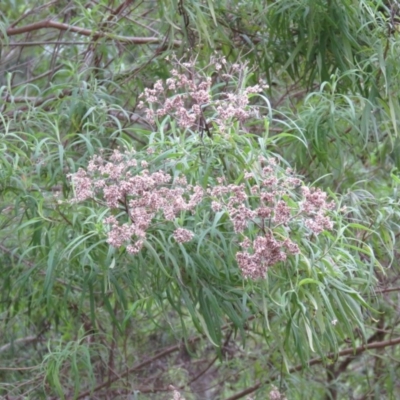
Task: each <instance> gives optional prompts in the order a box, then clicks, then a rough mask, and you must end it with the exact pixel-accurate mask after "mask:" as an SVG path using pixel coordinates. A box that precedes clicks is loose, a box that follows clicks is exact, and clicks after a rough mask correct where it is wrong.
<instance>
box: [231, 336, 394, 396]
mask: <svg viewBox="0 0 400 400" xmlns="http://www.w3.org/2000/svg"><path fill="white" fill-rule="evenodd" d="M397 344H400V337H398V338H396V339H392V340H385V341H383V342H374V343H369V344H365V345H362V346H359V347H356V348H355V349H353V348H349V349H344V350H342V351H339V353H338V354H335V353H329V354H328V356H327V357H325V358H321V357H319V358H313V359H312V360H310V361H309V363H308V366H309V367H311V366H312V365H316V364H322V363H323V361H324V360H326V359H327V358H328V359H336V358H337V357H342V356H347V355H350V354H352V355H358V354H360V353H362V352H364V351H366V350H372V349H382V348H384V347H389V346H396V345H397ZM303 368H304V365H303V364H299V365H296V366H295V367H292V368H289V371H288V373H289V374H291V373H293V372H297V371H301V370H302V369H303ZM277 379H279V375H276V376H273V377H271V378H269V379H267V380H265V381H262V382H258V383H256V384H255V385H253V386H251V387H248V388H247V389H245V390H242V391H241V392H239V393H236V394H234V395H233V396H231V397H228V398H227V399H225V400H238V399H241V398H243V397H244V396H246V395H248V394H250V393H253V392H255V391H256V390H257V389H259V388H260V387H261V386H262V385H266V384H269V383H271V382H274V381H276V380H277Z"/></svg>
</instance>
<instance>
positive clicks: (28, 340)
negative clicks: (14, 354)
mask: <svg viewBox="0 0 400 400" xmlns="http://www.w3.org/2000/svg"><path fill="white" fill-rule="evenodd" d="M37 340H39V337H38V336H27V337H24V338H20V339H16V340H14V341H12V342H10V343H7V344H5V345H3V346H1V347H0V354H1V353H4V352H5V351H7V350H9V349H10V348H11V347H13V346H16V345H26V344H29V343H32V342H36V341H37Z"/></svg>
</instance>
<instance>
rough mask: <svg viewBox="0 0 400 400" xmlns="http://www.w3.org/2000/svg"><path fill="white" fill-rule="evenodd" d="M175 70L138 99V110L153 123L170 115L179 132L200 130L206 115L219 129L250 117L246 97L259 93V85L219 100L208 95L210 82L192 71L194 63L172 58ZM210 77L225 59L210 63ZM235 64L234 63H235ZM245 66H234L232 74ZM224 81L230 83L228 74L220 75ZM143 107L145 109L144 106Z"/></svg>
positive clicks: (221, 93)
mask: <svg viewBox="0 0 400 400" xmlns="http://www.w3.org/2000/svg"><path fill="white" fill-rule="evenodd" d="M174 64H176V66H177V68H178V69H180V71H178V69H173V70H172V71H171V75H172V77H171V78H169V79H167V80H166V82H165V83H164V82H163V81H161V80H158V81H157V82H156V83H155V85H154V86H153V88H152V89H150V88H146V89H145V90H144V92H143V93H142V94H141V95H140V96H139V97H140V98H141V99H142V100H141V101H140V103H139V105H138V107H139V108H143V109H144V111H145V113H146V118H147V119H148V120H149V121H150V122H151V123H154V121H155V119H156V118H160V117H163V116H165V115H170V116H171V117H173V118H174V119H176V121H177V123H178V126H179V127H181V128H183V129H204V124H205V118H206V114H207V116H209V118H208V120H212V121H214V122H215V123H216V124H217V125H218V127H219V130H221V131H223V130H224V127H225V126H226V125H227V123H228V122H229V121H231V120H238V121H240V122H244V121H245V120H246V119H248V118H249V117H250V116H251V115H252V114H251V111H250V110H249V95H250V94H252V93H259V92H261V91H262V90H263V87H262V86H260V85H255V86H252V87H247V88H245V89H238V90H237V91H236V92H234V93H232V92H227V91H223V92H220V93H219V99H215V98H214V97H215V96H212V94H211V89H212V88H211V86H212V79H211V78H210V77H204V76H202V75H201V74H200V73H199V72H196V70H195V64H194V62H189V63H181V62H180V61H179V60H177V59H174ZM212 65H213V66H214V74H220V72H221V71H220V70H221V68H223V66H224V65H226V60H225V59H221V60H213V61H212ZM235 65H236V64H235ZM240 68H242V69H243V68H245V66H240V65H236V68H235V71H236V72H240V71H237V70H239V69H240ZM222 78H223V80H224V81H226V82H228V81H229V80H233V76H231V75H230V74H227V73H225V74H222ZM145 104H147V105H148V107H145Z"/></svg>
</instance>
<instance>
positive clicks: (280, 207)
mask: <svg viewBox="0 0 400 400" xmlns="http://www.w3.org/2000/svg"><path fill="white" fill-rule="evenodd" d="M257 168H258V169H257ZM257 168H256V170H255V171H254V172H245V179H246V180H247V182H246V183H245V184H241V185H234V184H225V183H224V180H223V179H222V178H220V179H218V184H217V185H215V186H213V187H210V188H208V189H207V191H206V192H205V191H204V190H203V188H202V187H200V186H192V185H188V183H187V181H186V178H185V177H184V176H182V177H179V178H176V179H175V180H174V182H172V178H171V176H170V175H169V174H168V173H166V172H164V171H162V170H159V171H154V172H150V170H149V165H148V163H147V162H146V161H144V160H142V161H140V162H139V161H138V159H137V158H135V154H134V153H132V152H125V153H121V152H120V151H118V150H115V151H114V153H113V154H112V155H111V156H110V157H108V159H105V158H104V157H102V156H94V157H93V158H92V159H91V160H90V162H89V165H88V169H87V171H85V170H83V169H80V170H79V171H78V172H77V173H76V174H74V175H72V180H73V183H74V186H75V201H76V202H78V201H84V200H86V199H96V200H97V201H101V202H103V203H104V205H105V206H107V207H108V208H109V209H110V210H111V211H112V210H117V212H112V214H111V215H109V216H108V217H107V218H105V220H104V222H105V223H106V224H108V225H109V226H110V230H109V232H108V239H107V241H108V243H109V244H110V245H112V246H113V247H117V248H118V247H121V246H126V249H127V251H128V252H129V253H132V254H137V253H138V252H139V251H140V250H141V249H142V247H143V244H144V240H145V239H146V232H147V231H148V230H149V228H151V226H152V224H153V225H154V220H155V219H156V218H158V221H159V220H160V218H164V221H163V222H164V223H165V222H166V221H173V220H174V219H175V217H176V216H177V214H178V213H181V212H182V211H190V212H195V207H196V206H197V205H199V203H200V202H202V200H203V199H204V197H205V195H207V197H208V198H210V199H211V209H212V210H213V211H214V212H217V211H221V210H225V211H226V212H227V213H228V215H229V218H230V220H231V222H232V226H233V231H234V232H235V234H237V235H238V237H240V238H241V239H240V241H239V245H240V247H241V251H239V252H237V254H236V260H237V263H238V266H239V268H240V269H241V271H242V274H243V276H244V277H245V278H250V279H259V278H264V277H265V275H266V273H267V271H268V268H269V267H271V266H273V265H275V264H277V263H279V262H281V261H285V260H286V258H287V256H288V255H294V254H298V253H300V248H299V246H298V245H297V244H296V243H295V242H294V241H293V240H292V238H293V234H292V229H293V228H294V229H303V230H304V229H306V230H308V231H309V232H310V233H312V234H314V235H318V234H320V233H321V232H322V231H324V230H330V229H332V228H333V222H332V221H331V220H330V218H329V216H328V215H327V214H328V212H329V211H330V210H332V209H333V208H334V207H335V204H334V203H333V202H327V195H326V193H325V192H323V191H321V190H320V189H313V188H308V187H306V186H302V182H301V181H300V180H299V179H297V178H295V177H293V176H292V175H291V171H289V170H287V171H286V172H282V171H281V170H279V166H278V165H277V163H276V161H275V160H274V159H270V160H269V161H267V160H266V159H264V158H261V159H260V160H259V165H258V167H257ZM296 188H301V190H300V193H301V198H297V197H296V196H295V195H294V193H295V189H296ZM118 211H122V212H123V213H124V214H125V215H127V216H128V217H129V221H128V222H125V223H123V222H121V221H120V219H119V218H120V217H119V215H118V214H119V213H118ZM193 236H194V235H193V232H191V231H189V230H187V229H184V228H177V229H175V231H174V233H173V237H174V239H175V240H176V242H177V243H185V242H188V241H190V240H192V238H193Z"/></svg>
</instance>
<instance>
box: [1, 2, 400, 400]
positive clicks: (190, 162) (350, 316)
mask: <svg viewBox="0 0 400 400" xmlns="http://www.w3.org/2000/svg"><path fill="white" fill-rule="evenodd" d="M399 18H400V17H399V7H398V4H397V2H395V1H393V2H382V1H379V2H376V1H374V2H372V1H367V0H363V1H360V2H354V1H351V0H334V1H326V0H318V1H309V0H302V1H294V0H276V1H273V2H268V4H266V3H265V2H261V1H257V0H254V1H250V2H238V1H233V2H232V1H231V2H225V1H218V2H215V1H214V2H212V1H206V2H205V1H203V2H199V1H196V0H189V1H164V2H153V3H151V4H150V3H140V4H139V3H138V4H136V3H135V2H130V1H125V2H124V1H121V2H120V3H119V4H117V2H107V1H104V0H100V1H98V2H93V3H87V4H86V3H85V4H84V3H83V2H81V1H78V0H75V1H72V2H71V1H68V2H67V1H63V0H59V1H54V2H45V1H41V0H36V1H34V2H30V3H29V7H28V5H27V4H26V3H25V2H21V1H19V0H14V1H11V0H8V1H5V2H4V1H3V2H1V5H0V51H1V58H0V226H1V230H0V232H1V233H0V277H1V286H0V287H1V289H2V290H1V295H0V298H1V303H0V317H1V322H2V343H1V346H0V355H1V359H2V360H3V361H2V363H1V365H0V382H1V383H0V396H6V395H9V396H10V397H12V396H16V397H18V398H19V397H20V398H35V399H36V398H38V399H40V398H43V399H44V398H48V397H54V396H55V397H56V398H65V399H83V398H86V397H90V398H93V399H96V398H99V399H100V398H128V397H129V396H130V397H131V398H135V399H136V398H137V399H140V398H157V399H158V398H160V399H164V398H165V399H167V398H168V399H170V398H172V396H173V390H174V388H175V389H176V390H177V391H179V392H180V393H181V394H182V396H184V397H185V398H186V399H195V398H199V399H200V398H215V399H239V398H245V397H246V396H247V395H249V394H254V396H255V397H254V398H260V399H265V398H267V397H268V396H270V398H273V395H276V393H277V392H276V391H278V392H280V393H281V394H282V397H281V398H283V396H284V394H285V395H286V396H287V398H290V399H304V398H315V399H319V398H321V399H322V398H331V399H335V398H336V399H339V398H350V397H351V398H366V397H368V398H380V399H392V398H398V397H399V378H398V373H397V372H398V367H399V350H398V348H399V347H398V346H397V347H396V345H397V344H398V343H399V342H400V339H399V338H400V332H399V327H398V309H397V306H396V304H397V294H398V290H399V288H398V287H397V286H396V285H397V282H398V279H399V262H398V260H399V256H400V254H399V251H398V248H399V236H400V209H399V204H400V203H399V201H400V200H399V183H400V178H399V169H400V164H399V140H400V138H399V126H398V124H399V120H400V105H399V99H398V92H399V87H400V81H399V71H400V70H399V63H398V59H399V48H400V46H399V33H398V21H399ZM193 60H195V62H194V63H192V62H193ZM221 60H226V64H223V65H219V66H218V65H217V64H219V63H220V62H221ZM173 69H177V71H178V72H179V73H180V74H183V75H184V76H186V77H187V79H188V82H189V86H188V85H187V84H186V86H185V85H182V86H181V87H180V88H179V90H180V91H177V92H174V90H172V89H168V90H167V89H165V90H164V89H163V90H164V91H163V92H158V93H157V98H156V100H154V101H150V102H147V105H146V107H147V106H148V107H149V109H151V110H153V111H154V112H157V110H160V109H161V108H162V107H164V106H165V104H166V101H167V100H168V99H173V98H175V99H177V98H178V97H179V96H183V99H184V108H185V109H186V110H187V111H188V113H189V115H192V116H193V115H194V114H195V111H193V110H195V108H193V106H194V105H199V111H198V114H196V117H197V118H195V119H193V121H192V124H189V125H187V126H185V127H182V125H181V122H182V120H181V119H179V112H180V111H179V110H180V109H179V107H176V108H171V109H169V110H168V111H167V112H163V113H159V114H158V117H156V118H152V117H151V115H150V114H148V111H147V110H146V108H141V107H140V106H139V102H140V100H141V99H142V100H145V102H146V100H148V98H147V99H146V98H141V99H139V96H140V94H141V93H143V92H145V93H146V89H147V91H148V90H155V89H154V88H155V87H156V82H157V81H158V80H160V79H161V82H162V83H163V84H164V85H167V84H168V83H167V82H168V81H167V80H168V79H171V78H173V77H176V75H174V72H173ZM207 78H209V82H210V84H209V87H207V91H208V92H209V95H210V100H209V101H207V102H206V103H201V102H200V103H199V102H197V103H196V100H193V99H195V97H193V95H196V94H199V93H198V92H199V86H198V85H199V84H200V83H201V82H202V81H207ZM262 81H265V82H267V83H268V85H269V87H268V88H267V87H265V85H263V83H262ZM258 83H260V88H259V90H256V91H253V92H251V91H249V88H252V87H254V86H255V85H256V84H258ZM190 84H192V85H194V87H195V88H196V89H195V90H193V89H190ZM164 88H165V86H164ZM190 91H192V93H191V94H190V96H186V95H188V94H189V93H190ZM185 96H186V97H185ZM243 96H245V97H246V96H247V97H246V99H247V98H248V103H246V104H244V103H243V104H241V103H240V101H242V100H243V99H244V98H245V97H243ZM235 102H236V103H235ZM239 104H241V106H240V107H242V108H241V110H242V111H244V112H245V113H246V117H245V118H240V117H238V115H239V114H234V112H233V111H232V110H231V111H232V112H231V114H229V112H228V111H229V110H230V109H229V106H230V105H234V107H239ZM240 107H239V108H240ZM223 112H226V113H227V114H229V117H227V118H226V119H224V118H222V117H221V115H222V114H223ZM116 149H119V150H121V151H124V150H125V149H129V150H132V149H134V150H135V151H136V153H135V157H136V158H137V159H138V160H139V161H146V162H147V163H148V164H149V170H150V172H156V171H163V172H165V173H166V174H169V175H170V176H171V177H172V181H174V180H176V179H178V178H179V177H182V176H185V177H186V180H187V182H188V184H189V185H193V186H195V185H199V186H201V187H202V188H204V190H207V189H208V190H209V191H212V190H213V188H215V187H217V186H218V185H219V184H220V181H219V179H223V182H224V184H225V185H243V188H244V190H245V191H246V193H247V195H248V196H247V199H246V202H245V204H246V207H248V208H249V209H256V208H257V206H258V204H259V198H258V197H257V195H255V192H252V191H251V187H252V186H258V187H262V185H263V183H262V180H263V179H264V178H263V177H262V174H261V172H260V171H261V170H262V168H263V164H262V162H263V161H260V157H263V159H265V160H267V161H266V162H268V161H271V160H272V159H276V160H277V165H276V167H275V169H274V174H275V176H276V177H278V178H279V179H280V180H281V181H285V180H286V179H288V177H292V178H297V177H298V178H299V179H300V181H301V182H300V181H299V182H300V183H299V186H296V185H295V186H292V187H287V188H285V193H280V194H279V196H278V197H279V199H280V200H284V201H285V202H286V203H287V205H288V206H289V207H290V209H291V211H292V213H293V215H294V214H296V216H298V215H300V214H301V213H300V211H299V210H300V204H301V201H302V200H304V199H303V197H302V192H301V190H300V186H302V185H304V186H307V187H314V188H320V189H321V190H322V191H326V192H327V193H329V196H328V197H329V198H330V199H331V200H333V201H334V202H335V205H336V207H335V208H334V209H332V210H331V211H330V212H329V218H330V219H331V220H332V222H333V229H331V230H329V229H327V230H324V231H323V232H321V233H319V234H315V233H312V232H311V231H310V229H308V228H307V225H306V224H304V222H301V220H300V219H295V218H294V217H293V221H300V222H298V223H297V225H296V224H295V223H293V224H292V223H291V224H286V225H285V224H284V225H279V224H275V223H273V222H272V221H273V220H272V218H271V219H270V222H271V225H269V226H268V229H266V228H264V231H263V229H260V226H257V223H256V222H255V220H253V221H252V222H250V223H248V225H247V226H246V230H245V231H243V232H236V231H235V229H234V224H233V223H232V218H231V216H230V214H229V209H228V207H226V208H224V207H222V208H221V209H220V210H214V209H213V207H212V201H215V200H216V199H215V198H212V196H211V195H210V192H208V193H207V195H206V196H205V197H204V198H203V200H202V201H201V202H199V203H198V204H197V205H196V208H194V209H193V210H192V211H190V210H186V211H185V210H183V211H180V212H179V213H177V214H176V215H175V219H173V220H167V219H166V218H165V216H163V215H162V213H160V214H157V216H156V217H154V219H153V220H152V224H151V226H150V228H149V229H148V231H147V235H146V240H145V241H144V245H143V248H142V249H141V251H140V252H138V253H137V254H130V253H129V251H127V245H128V243H125V244H124V245H122V246H118V247H113V246H110V244H109V243H108V241H107V239H108V234H109V232H110V226H109V225H108V224H107V223H105V218H106V217H107V216H110V215H114V216H115V217H116V218H118V220H119V221H120V222H121V223H122V222H127V223H133V222H134V221H132V220H130V217H129V212H127V210H128V207H126V204H125V207H123V206H122V205H121V204H120V205H121V207H120V208H117V209H111V208H110V207H108V206H107V204H106V202H105V201H104V198H102V197H101V196H97V197H96V196H92V197H90V196H89V197H90V198H89V197H88V198H86V199H85V201H82V202H76V201H73V199H74V197H75V196H76V190H77V187H76V186H74V184H73V179H72V180H71V175H72V176H74V174H76V173H78V171H80V169H81V171H82V170H87V169H88V165H90V164H89V163H90V160H91V159H93V157H94V156H99V155H101V156H102V157H103V158H104V159H109V157H110V156H111V154H112V153H113V151H114V150H116ZM149 149H150V151H149ZM289 167H292V168H293V169H294V172H293V173H288V172H287V171H286V169H287V168H289ZM250 172H251V173H253V175H252V176H250V175H248V173H250ZM139 174H140V169H138V170H135V175H136V176H137V175H139ZM119 183H121V182H119ZM281 189H282V188H281ZM297 212H299V214H298V215H297ZM296 218H297V217H296ZM178 227H179V228H185V229H188V230H190V231H191V232H193V234H194V236H193V239H192V240H190V241H187V242H183V243H178V242H177V240H176V237H175V236H174V232H175V230H176V229H177V228H178ZM260 232H263V233H264V234H266V232H268V233H271V234H273V235H274V237H275V238H277V239H279V240H284V239H285V238H286V239H287V238H289V239H290V240H291V241H293V243H295V244H297V245H298V247H299V252H298V253H296V252H293V254H289V253H288V254H287V258H286V260H281V261H279V262H277V263H275V264H273V265H269V266H268V270H267V273H266V275H265V278H263V279H248V278H246V277H245V276H243V273H242V270H241V265H240V263H239V262H238V259H237V254H238V252H241V251H243V247H242V246H241V243H242V241H243V239H244V237H248V238H250V239H251V240H252V241H253V240H255V239H256V238H257V237H258V236H259V235H260V234H261V233H260ZM367 350H368V351H367ZM274 391H275V392H276V393H275V392H274ZM274 393H275V394H274ZM278 395H279V394H278ZM118 396H119V397H118ZM275 398H276V397H275Z"/></svg>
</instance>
